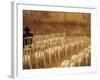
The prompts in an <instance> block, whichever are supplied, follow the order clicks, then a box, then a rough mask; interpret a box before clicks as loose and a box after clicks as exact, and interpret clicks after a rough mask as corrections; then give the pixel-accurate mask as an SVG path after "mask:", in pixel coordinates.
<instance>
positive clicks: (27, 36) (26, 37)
mask: <svg viewBox="0 0 100 80" xmlns="http://www.w3.org/2000/svg"><path fill="white" fill-rule="evenodd" d="M32 38H33V34H32V33H30V29H29V28H28V27H27V26H26V27H25V28H24V32H23V46H27V45H31V44H32Z"/></svg>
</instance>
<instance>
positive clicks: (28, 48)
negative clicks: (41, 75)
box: [23, 28, 90, 69]
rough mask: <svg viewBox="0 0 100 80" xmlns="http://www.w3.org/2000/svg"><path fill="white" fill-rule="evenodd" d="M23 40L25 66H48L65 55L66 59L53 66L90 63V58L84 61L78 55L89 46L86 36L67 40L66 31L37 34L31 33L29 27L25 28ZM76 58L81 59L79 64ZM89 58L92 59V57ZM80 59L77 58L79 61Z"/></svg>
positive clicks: (29, 67)
mask: <svg viewBox="0 0 100 80" xmlns="http://www.w3.org/2000/svg"><path fill="white" fill-rule="evenodd" d="M23 40H24V41H23V42H24V43H23V46H24V48H23V50H24V51H23V52H24V53H23V65H24V68H28V69H32V68H47V67H49V66H50V65H52V63H54V62H55V63H57V62H58V61H60V60H61V59H62V58H64V57H66V59H65V60H64V61H62V62H61V63H60V64H56V66H52V67H65V66H66V67H67V66H81V65H84V66H85V65H88V64H89V63H90V60H88V61H87V62H86V61H85V62H84V60H81V59H83V57H79V55H76V54H78V53H80V52H82V51H83V50H84V49H85V48H87V47H88V45H89V43H88V38H87V37H86V36H85V37H76V38H69V39H67V40H66V39H65V33H56V34H49V35H36V36H35V35H33V34H32V33H30V30H29V29H28V28H25V34H24V35H23ZM72 55H73V56H72ZM69 56H70V58H71V57H72V58H71V60H67V57H69ZM75 56H78V57H75ZM89 56H90V55H89ZM70 58H69V59H70ZM75 58H77V59H80V60H79V61H81V62H80V63H79V64H77V65H76V59H75ZM84 59H85V57H84ZM86 59H87V58H86ZM88 59H90V57H89V58H88ZM79 61H78V60H77V62H79ZM83 62H84V64H83ZM67 64H68V65H67Z"/></svg>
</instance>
